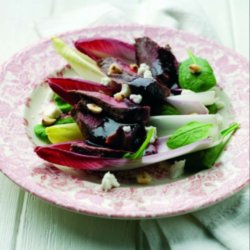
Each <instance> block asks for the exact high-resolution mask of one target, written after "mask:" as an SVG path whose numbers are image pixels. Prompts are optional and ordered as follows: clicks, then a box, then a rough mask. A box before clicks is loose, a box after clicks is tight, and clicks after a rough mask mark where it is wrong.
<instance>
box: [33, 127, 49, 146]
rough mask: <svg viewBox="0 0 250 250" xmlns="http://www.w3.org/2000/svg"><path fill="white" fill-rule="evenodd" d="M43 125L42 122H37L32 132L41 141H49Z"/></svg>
mask: <svg viewBox="0 0 250 250" xmlns="http://www.w3.org/2000/svg"><path fill="white" fill-rule="evenodd" d="M45 128H46V127H45V126H43V125H42V124H37V125H36V126H35V127H34V133H35V135H36V136H37V137H38V138H39V139H40V140H41V141H43V142H46V143H49V139H48V136H47V134H46V132H45Z"/></svg>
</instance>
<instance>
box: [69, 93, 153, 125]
mask: <svg viewBox="0 0 250 250" xmlns="http://www.w3.org/2000/svg"><path fill="white" fill-rule="evenodd" d="M71 92H72V93H75V94H77V96H78V97H79V99H80V100H81V105H79V108H81V110H86V111H87V110H88V109H87V107H86V104H88V103H94V104H96V105H98V106H100V107H101V108H102V109H103V113H104V114H105V115H107V116H108V117H110V118H112V119H114V120H115V121H118V122H128V123H137V122H143V123H146V122H148V120H149V115H150V107H148V106H139V105H135V104H134V103H132V102H130V101H129V100H125V101H123V102H118V101H116V100H115V99H114V98H113V97H110V96H107V95H105V94H102V93H98V92H90V91H77V90H76V91H71Z"/></svg>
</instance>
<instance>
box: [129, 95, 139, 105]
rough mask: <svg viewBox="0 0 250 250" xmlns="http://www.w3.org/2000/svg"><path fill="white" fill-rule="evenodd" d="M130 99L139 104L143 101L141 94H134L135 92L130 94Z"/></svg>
mask: <svg viewBox="0 0 250 250" xmlns="http://www.w3.org/2000/svg"><path fill="white" fill-rule="evenodd" d="M129 99H130V100H131V101H132V102H134V103H136V104H139V103H141V102H142V96H141V95H134V94H132V95H130V96H129Z"/></svg>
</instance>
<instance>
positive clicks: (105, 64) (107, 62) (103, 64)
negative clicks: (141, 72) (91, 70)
mask: <svg viewBox="0 0 250 250" xmlns="http://www.w3.org/2000/svg"><path fill="white" fill-rule="evenodd" d="M112 65H116V66H118V67H119V68H120V69H121V71H122V73H128V74H132V75H136V74H135V72H134V71H133V70H132V69H131V68H130V65H129V64H126V63H125V62H123V61H121V60H119V59H117V58H113V57H107V58H104V59H100V60H99V61H98V66H99V67H100V68H101V70H102V71H103V73H104V74H106V75H110V67H111V66H112ZM117 74H118V75H119V73H117Z"/></svg>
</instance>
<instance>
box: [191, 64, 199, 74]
mask: <svg viewBox="0 0 250 250" xmlns="http://www.w3.org/2000/svg"><path fill="white" fill-rule="evenodd" d="M189 70H190V71H191V73H192V74H198V73H200V72H201V67H200V66H199V65H197V64H190V65H189Z"/></svg>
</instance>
